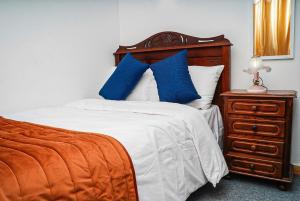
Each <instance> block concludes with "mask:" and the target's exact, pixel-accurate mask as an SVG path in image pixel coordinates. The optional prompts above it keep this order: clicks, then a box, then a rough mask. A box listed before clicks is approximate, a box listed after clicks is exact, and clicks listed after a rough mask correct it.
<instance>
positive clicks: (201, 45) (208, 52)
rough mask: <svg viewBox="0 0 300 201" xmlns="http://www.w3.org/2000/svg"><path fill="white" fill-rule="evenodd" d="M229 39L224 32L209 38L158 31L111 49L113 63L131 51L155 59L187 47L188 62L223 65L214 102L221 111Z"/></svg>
mask: <svg viewBox="0 0 300 201" xmlns="http://www.w3.org/2000/svg"><path fill="white" fill-rule="evenodd" d="M231 45H232V44H231V43H230V41H229V40H228V39H226V38H224V35H220V36H216V37H211V38H197V37H194V36H189V35H185V34H181V33H177V32H169V31H168V32H160V33H157V34H155V35H153V36H151V37H149V38H147V39H146V40H144V41H142V42H140V43H137V44H135V45H132V46H119V48H118V50H117V51H116V52H115V53H114V55H115V63H116V65H118V63H119V62H120V61H121V59H122V57H123V56H124V55H125V54H126V53H128V52H131V53H132V55H133V56H134V57H135V58H137V59H139V60H141V61H143V62H146V63H149V64H151V63H154V62H156V61H159V60H162V59H164V58H166V57H168V56H170V55H173V54H175V53H177V52H178V51H180V50H182V49H187V50H188V64H189V65H191V66H192V65H199V66H207V67H209V66H214V65H224V70H223V72H222V75H221V77H220V79H219V83H218V85H217V89H216V92H215V97H214V100H213V103H214V104H216V105H218V106H219V108H220V110H221V111H223V101H222V98H221V96H220V94H221V93H223V92H225V91H228V90H230V47H231Z"/></svg>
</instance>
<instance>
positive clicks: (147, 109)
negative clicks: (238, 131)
mask: <svg viewBox="0 0 300 201" xmlns="http://www.w3.org/2000/svg"><path fill="white" fill-rule="evenodd" d="M230 45H231V44H230V42H229V41H228V40H227V39H225V38H224V36H218V37H213V38H197V37H192V36H188V35H184V34H180V33H176V32H162V33H158V34H155V35H153V36H151V37H150V38H148V39H146V40H144V41H142V42H141V43H138V44H136V45H134V46H120V47H119V49H118V50H117V51H116V52H115V54H114V55H115V61H116V64H118V63H119V62H120V60H121V59H122V57H123V56H124V55H125V54H126V53H127V52H131V53H132V54H133V55H134V57H136V58H138V59H140V60H141V61H145V62H148V63H152V62H155V61H158V60H161V59H163V58H165V57H167V56H169V55H172V54H174V53H175V52H177V51H178V50H181V49H188V62H189V65H202V66H207V67H209V66H213V65H219V64H223V65H224V70H223V73H222V75H221V77H220V79H219V83H218V85H217V89H216V92H215V97H214V101H213V104H214V105H215V106H212V107H211V108H210V109H209V110H207V111H199V110H196V109H194V108H192V107H190V106H186V105H181V104H175V103H166V102H140V101H109V100H103V99H100V98H99V99H84V100H79V101H75V102H72V103H68V104H66V105H63V106H58V107H51V108H41V109H36V110H32V111H26V112H21V113H17V114H8V115H5V119H2V122H1V123H2V124H0V125H1V126H3V129H2V128H1V132H0V134H1V135H0V138H1V139H2V140H1V141H0V148H1V149H0V161H1V162H2V163H3V164H4V163H5V164H4V165H6V166H8V162H7V161H9V164H10V163H13V162H12V161H14V164H13V166H12V167H18V166H20V164H18V161H17V160H11V158H12V157H17V156H15V155H17V154H14V149H16V150H17V148H13V147H16V146H17V145H16V143H17V144H18V146H17V147H18V149H19V148H20V147H21V145H19V141H18V140H19V139H18V138H17V137H15V138H12V137H11V136H9V134H11V133H10V132H9V131H10V130H9V129H8V127H12V126H11V125H13V126H14V129H15V130H17V131H18V136H19V137H21V138H23V137H24V136H25V137H24V138H26V139H24V142H25V144H26V145H28V139H27V138H34V140H36V136H38V137H39V140H43V146H45V147H47V146H49V145H47V142H48V141H47V140H48V138H47V137H48V136H47V135H46V134H43V133H42V131H43V130H44V131H45V132H46V131H47V133H48V134H49V135H53V138H51V140H50V141H49V143H50V142H52V141H54V140H56V144H58V146H60V145H61V143H62V142H63V143H67V142H70V141H71V142H72V143H73V140H74V138H77V136H82V137H80V139H79V140H81V142H82V143H81V144H84V143H85V142H87V141H88V142H89V143H90V142H92V143H90V145H91V146H92V144H95V143H96V142H95V141H94V140H95V139H94V138H96V136H97V135H98V134H104V137H103V138H109V139H110V138H113V139H116V140H117V142H114V141H112V142H110V143H111V144H117V143H118V142H120V144H121V145H123V146H124V147H125V149H126V151H127V154H128V155H129V156H130V157H129V158H130V159H131V160H132V161H130V159H128V160H127V162H126V161H125V162H124V161H123V165H122V167H123V166H124V171H123V170H122V171H123V172H124V174H123V173H122V175H121V176H120V175H119V172H118V171H119V170H120V166H121V165H120V164H119V163H113V164H112V165H111V164H110V165H111V167H110V168H108V169H112V170H113V171H116V172H115V175H114V177H113V178H118V177H122V178H123V179H124V180H126V182H124V181H121V180H120V181H119V183H117V184H116V185H115V186H114V187H113V188H112V190H111V191H114V192H116V193H115V194H112V195H111V196H106V197H105V196H104V197H101V196H103V195H102V194H103V193H102V192H97V193H98V194H97V193H95V192H96V191H97V190H95V189H94V190H90V191H89V186H88V185H86V186H85V187H82V188H77V186H76V185H75V184H74V188H75V190H74V189H73V190H70V192H72V196H73V197H72V196H71V197H70V198H69V197H68V195H67V192H68V191H66V192H64V193H61V192H58V194H59V193H61V195H59V196H58V194H57V195H53V196H52V197H51V193H52V194H53V189H55V186H56V185H59V184H60V182H62V181H56V183H55V182H54V183H53V184H52V183H51V180H49V177H47V179H48V184H47V185H48V186H47V187H45V188H46V189H47V192H46V191H45V192H44V191H43V190H41V191H43V192H42V193H37V194H35V195H33V194H34V193H33V192H35V190H36V189H39V187H37V186H35V185H26V184H24V185H25V186H24V185H20V182H19V184H18V185H19V187H18V188H16V189H17V190H16V191H18V196H15V197H14V199H13V198H12V197H13V195H9V194H8V192H10V193H12V192H11V191H9V190H8V188H7V185H8V184H11V183H9V182H8V183H5V182H7V181H6V178H5V179H4V175H6V174H8V171H13V172H14V174H15V176H16V178H17V180H18V176H17V175H22V178H23V180H26V176H27V177H28V181H29V183H30V175H26V174H24V173H22V172H21V173H18V174H16V172H17V171H14V170H12V169H13V168H10V170H7V172H4V171H0V177H2V178H1V179H0V198H2V199H3V200H5V201H6V200H22V199H23V200H32V199H33V198H34V197H32V196H38V199H36V200H141V201H148V200H151V201H153V200H157V201H164V200H165V201H169V200H170V201H171V200H172V201H177V200H178V201H184V200H186V199H187V198H188V196H189V195H190V194H191V193H192V192H194V191H195V190H197V189H198V188H199V187H201V186H203V185H204V184H206V183H207V182H210V183H212V185H214V186H215V185H216V184H217V183H218V182H219V181H220V179H221V178H222V177H223V176H224V175H226V174H227V173H228V169H227V166H226V163H225V160H224V157H223V155H222V151H221V149H220V147H219V145H218V142H219V143H220V144H221V141H220V140H219V139H220V138H221V136H220V133H221V132H222V124H221V123H220V122H221V121H220V116H221V115H220V113H222V101H221V98H220V96H219V95H220V93H222V92H224V91H227V90H229V88H230V84H229V83H230ZM219 109H220V110H221V112H220V111H219ZM23 122H24V125H25V124H26V122H30V123H29V124H26V127H25V126H23ZM7 125H9V126H7ZM38 125H43V126H41V127H39V126H38ZM29 127H37V128H35V129H36V130H38V131H39V132H40V133H38V135H35V134H36V130H34V132H33V131H32V132H31V131H29V130H26V129H24V128H29ZM20 128H22V129H21V130H20ZM56 128H57V129H56ZM5 129H7V130H5ZM64 129H67V130H64ZM212 130H214V131H212ZM2 131H3V132H2ZM4 131H8V132H6V133H4ZM71 131H74V132H71ZM54 132H55V133H54ZM57 132H59V133H57ZM64 132H65V136H64V134H63V133H64ZM76 132H79V133H76ZM81 132H86V133H91V134H90V135H89V136H85V135H84V133H81ZM70 136H74V137H73V138H71V137H70ZM91 136H93V139H90V137H91ZM34 140H33V141H34ZM57 140H58V141H57ZM24 142H23V143H24ZM71 142H70V143H69V145H70V146H71V147H72V146H75V144H76V143H77V142H74V143H75V144H72V143H71ZM30 143H31V141H30ZM36 143H37V144H36ZM38 143H40V142H35V143H33V144H34V146H35V145H39V146H40V144H38ZM50 144H51V143H50ZM77 144H79V143H77ZM77 144H76V146H77ZM24 146H25V145H24ZM78 146H79V145H78ZM85 146H87V145H85ZM103 146H108V145H103ZM27 149H30V147H29V148H27ZM27 149H26V150H27ZM80 149H83V150H82V151H81V154H82V155H85V153H84V152H85V150H84V146H82V147H80ZM85 149H87V150H86V151H89V152H88V153H89V154H86V155H87V156H86V157H87V158H86V160H87V161H88V160H91V161H93V160H94V159H92V158H91V159H90V158H89V157H91V156H93V155H92V153H90V151H91V150H90V149H88V148H85ZM7 150H9V153H11V155H10V156H7V153H4V152H5V151H7ZM11 150H13V151H11ZM37 150H38V149H37ZM37 150H31V151H32V152H31V154H33V155H34V154H36V152H38V151H37ZM70 150H72V148H70ZM109 150H110V148H109V147H108V149H107V151H108V152H109ZM119 150H121V148H119ZM126 151H124V153H123V155H119V156H116V158H118V157H121V158H126ZM23 152H24V150H23ZM24 153H25V152H24ZM68 154H69V153H68ZM68 154H67V155H68ZM71 154H72V155H71ZM68 156H69V157H72V158H73V157H77V155H76V154H75V155H74V153H70V155H68ZM19 157H20V156H19ZM39 157H40V156H39ZM94 157H96V156H94ZM8 158H9V159H8ZM20 158H21V157H20ZM50 158H51V156H50ZM6 159H7V160H6ZM37 161H38V160H37ZM49 161H51V160H50V159H49ZM1 162H0V165H2V166H1V167H4V165H3V164H1ZM106 162H107V161H106ZM109 162H110V161H108V162H107V164H109ZM131 162H132V164H133V167H134V168H133V167H131V166H130V164H131ZM43 163H44V164H45V163H47V161H44V162H43ZM107 164H106V165H107ZM116 164H119V165H116ZM124 164H125V165H124ZM10 165H11V164H10ZM51 165H54V167H55V164H53V163H51ZM89 165H90V164H89ZM95 165H97V164H92V166H95ZM6 166H5V167H6ZM21 166H22V164H21ZM74 166H75V167H76V168H79V169H78V170H79V171H81V170H82V169H84V170H85V169H87V167H86V166H84V165H82V164H81V163H80V164H79V163H78V161H76V162H74ZM125 166H126V167H127V166H128V167H127V168H128V169H125ZM130 167H131V169H130ZM88 168H89V170H90V171H91V172H92V173H94V171H93V170H94V169H97V167H95V168H90V166H89V167H88ZM7 169H9V168H7ZM18 170H19V171H21V170H20V169H18ZM24 171H25V172H26V171H28V170H24ZM49 171H50V172H51V170H48V172H47V171H45V175H46V176H47V175H48V174H49ZM113 171H111V172H113ZM120 171H121V170H120ZM29 172H30V171H29ZM70 172H71V173H72V171H70ZM74 174H75V173H74ZM24 175H25V176H24ZM124 175H125V176H124ZM80 176H81V177H82V175H80ZM90 177H91V178H92V177H93V174H92V176H90ZM106 177H109V175H106ZM106 177H105V178H106ZM81 179H82V178H81ZM83 180H84V179H83ZM108 182H109V181H108ZM16 183H17V182H16ZM25 183H26V182H25ZM50 183H51V184H50ZM16 185H17V184H16ZM45 185H46V184H45ZM89 185H93V184H89ZM99 185H101V184H99ZM123 186H127V187H126V188H127V189H123ZM100 187H101V186H100ZM25 188H26V190H27V191H25V190H24V189H25ZM93 188H94V187H93ZM102 188H103V190H106V188H105V186H104V187H103V186H102ZM107 188H109V187H107ZM124 188H125V187H124ZM48 189H49V190H48ZM118 189H120V190H118ZM122 189H123V190H124V191H126V190H127V192H123V190H122ZM58 191H59V190H58ZM86 191H87V192H88V193H86ZM119 191H122V192H119ZM101 193H102V194H101ZM106 193H111V192H106ZM30 194H31V195H30ZM96 194H97V196H99V197H97V196H95V197H93V196H94V195H96ZM100 194H101V195H100ZM1 196H2V197H1ZM78 196H83V197H82V198H78Z"/></svg>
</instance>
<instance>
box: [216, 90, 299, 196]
mask: <svg viewBox="0 0 300 201" xmlns="http://www.w3.org/2000/svg"><path fill="white" fill-rule="evenodd" d="M221 96H223V99H224V129H225V133H224V156H225V158H226V161H227V164H228V168H229V170H230V173H237V174H243V175H248V176H254V177H259V178H263V179H269V180H273V181H276V182H278V187H279V188H280V189H281V190H286V189H287V188H288V185H289V184H290V183H291V182H292V178H293V172H292V165H290V147H291V130H292V114H293V99H294V98H295V97H296V92H295V91H286V90H282V91H279V90H269V91H268V92H266V93H261V94H254V93H248V92H246V90H233V91H228V92H225V93H222V94H221Z"/></svg>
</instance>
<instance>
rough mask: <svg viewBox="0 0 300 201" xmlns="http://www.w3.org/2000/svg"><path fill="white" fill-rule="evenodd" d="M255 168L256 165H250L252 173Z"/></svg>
mask: <svg viewBox="0 0 300 201" xmlns="http://www.w3.org/2000/svg"><path fill="white" fill-rule="evenodd" d="M254 168H255V166H254V164H253V163H251V164H250V169H251V171H254Z"/></svg>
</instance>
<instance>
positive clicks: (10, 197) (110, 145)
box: [0, 117, 138, 201]
mask: <svg viewBox="0 0 300 201" xmlns="http://www.w3.org/2000/svg"><path fill="white" fill-rule="evenodd" d="M15 200H16V201H17V200H18V201H19V200H20V201H29V200H30V201H32V200H36V201H46V200H47V201H50V200H51V201H56V200H60V201H63V200H64V201H65V200H68V201H72V200H74V201H96V200H101V201H108V200H114V201H115V200H122V201H123V200H124V201H125V200H126V201H137V200H138V193H137V188H136V181H135V175H134V169H133V166H132V163H131V159H130V157H129V155H128V153H127V151H126V150H125V148H124V147H123V146H122V145H121V144H120V143H119V142H118V141H117V140H115V139H113V138H112V137H109V136H106V135H102V134H91V133H82V132H75V131H69V130H64V129H58V128H51V127H47V126H40V125H35V124H31V123H25V122H18V121H13V120H8V119H4V118H2V117H0V201H15Z"/></svg>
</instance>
